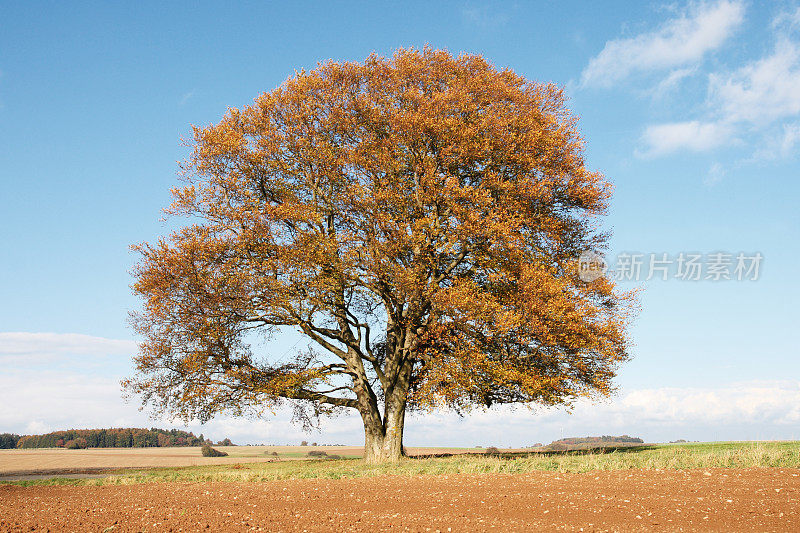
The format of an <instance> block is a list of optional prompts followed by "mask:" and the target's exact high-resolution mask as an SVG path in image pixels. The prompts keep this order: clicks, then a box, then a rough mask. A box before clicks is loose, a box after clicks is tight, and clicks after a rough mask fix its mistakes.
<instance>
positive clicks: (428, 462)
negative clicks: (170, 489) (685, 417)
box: [0, 441, 800, 485]
mask: <svg viewBox="0 0 800 533" xmlns="http://www.w3.org/2000/svg"><path fill="white" fill-rule="evenodd" d="M237 448H238V449H236V450H234V449H231V448H224V447H222V449H226V450H229V452H230V453H231V455H230V457H227V458H223V459H226V460H228V461H229V462H227V463H226V464H220V463H212V461H211V460H209V459H205V461H207V462H206V463H205V464H201V465H197V463H195V466H183V467H170V468H145V469H137V470H121V471H119V472H116V473H112V474H111V475H108V476H107V477H103V478H99V479H64V478H58V477H54V478H48V479H37V480H28V481H5V482H3V481H0V483H15V484H20V485H60V484H71V485H117V484H122V485H126V484H135V483H152V482H189V483H195V482H212V481H221V482H242V481H244V482H253V481H255V482H257V481H270V480H283V479H309V478H323V479H342V478H355V477H365V476H381V475H401V476H418V475H442V474H458V473H471V474H475V473H509V474H522V473H527V472H534V471H556V472H563V473H568V472H569V473H575V472H589V471H598V470H625V469H645V470H666V469H704V468H752V467H782V468H800V442H796V441H793V442H719V443H703V444H683V445H654V446H645V447H639V448H626V449H619V450H614V451H606V452H603V453H596V452H580V453H570V452H567V453H554V454H534V453H531V454H525V453H508V454H503V455H500V456H485V455H479V454H475V453H468V454H461V455H453V456H450V457H420V458H408V459H405V460H403V461H401V462H399V463H397V464H385V465H367V464H364V463H362V462H361V461H358V460H356V459H355V458H352V457H353V456H354V455H356V454H355V453H353V454H352V455H351V458H342V459H338V460H308V461H298V460H293V461H273V462H256V463H252V462H251V463H247V462H243V461H247V460H248V459H256V458H258V459H260V457H263V456H264V455H263V454H264V450H263V449H261V447H237ZM257 448H258V449H259V450H258V452H257V451H256V449H257ZM267 448H268V449H271V448H272V447H267ZM248 449H249V453H248ZM316 449H320V450H327V451H328V453H329V454H332V453H337V452H338V451H340V450H337V448H336V447H318V448H316ZM151 450H152V452H153V453H155V452H159V451H161V450H163V449H151ZM173 450H174V449H173ZM353 450H354V451H355V450H358V449H357V448H353ZM425 450H426V451H428V453H431V452H432V451H433V450H436V451H439V452H441V451H442V449H425ZM88 451H89V452H92V451H93V450H88ZM97 451H98V452H99V451H100V450H97ZM282 451H283V452H284V453H285V454H286V455H287V456H289V455H292V456H293V455H298V454H300V451H297V450H295V449H291V448H289V447H287V448H285V449H284V450H282ZM358 451H360V450H358ZM448 451H449V452H454V451H456V450H455V449H448ZM470 451H473V450H470ZM162 453H163V452H162ZM259 453H260V454H261V455H260V457H255V455H256V454H259ZM279 453H280V452H279ZM337 454H338V455H344V454H342V453H337ZM214 461H218V460H217V459H215V460H214ZM232 463H233V464H232ZM1 479H2V478H0V480H1Z"/></svg>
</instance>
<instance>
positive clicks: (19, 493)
mask: <svg viewBox="0 0 800 533" xmlns="http://www.w3.org/2000/svg"><path fill="white" fill-rule="evenodd" d="M798 499H800V470H797V469H778V468H760V469H744V470H733V469H707V470H673V471H655V470H626V471H605V472H589V473H583V474H564V473H558V472H535V473H530V474H517V475H509V474H482V475H464V474H459V475H449V476H418V477H406V476H381V477H371V478H357V479H341V480H326V479H310V480H291V481H270V482H264V483H208V484H201V483H194V484H180V483H158V484H140V485H127V486H100V487H94V486H84V487H70V486H37V487H19V486H11V485H6V486H0V530H2V531H29V530H49V531H76V530H80V531H106V532H110V531H114V532H117V531H178V530H182V531H199V530H208V531H248V530H254V531H378V530H380V531H437V530H438V531H536V530H545V531H565V530H566V531H578V530H582V531H679V530H683V531H720V530H722V531H732V530H736V531H792V530H794V531H796V530H797V524H798V523H800V505H799V504H798Z"/></svg>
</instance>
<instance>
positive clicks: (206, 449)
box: [200, 444, 228, 457]
mask: <svg viewBox="0 0 800 533" xmlns="http://www.w3.org/2000/svg"><path fill="white" fill-rule="evenodd" d="M200 453H202V454H203V457H225V456H226V455H228V454H227V453H225V452H221V451H219V450H215V449H214V448H212V447H211V446H209V445H208V444H204V445H203V447H202V448H200Z"/></svg>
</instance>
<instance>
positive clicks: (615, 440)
mask: <svg viewBox="0 0 800 533" xmlns="http://www.w3.org/2000/svg"><path fill="white" fill-rule="evenodd" d="M643 443H644V441H643V440H642V439H640V438H639V437H629V436H628V435H620V436H618V437H614V436H611V435H603V436H602V437H569V438H566V439H559V440H555V441H553V442H552V443H551V444H568V445H572V446H574V445H576V444H643Z"/></svg>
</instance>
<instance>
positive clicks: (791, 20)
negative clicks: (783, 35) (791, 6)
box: [772, 7, 800, 28]
mask: <svg viewBox="0 0 800 533" xmlns="http://www.w3.org/2000/svg"><path fill="white" fill-rule="evenodd" d="M772 27H774V28H783V27H786V28H792V27H800V7H797V8H795V10H794V11H784V12H782V13H779V14H778V16H776V17H775V18H774V19H773V20H772Z"/></svg>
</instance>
